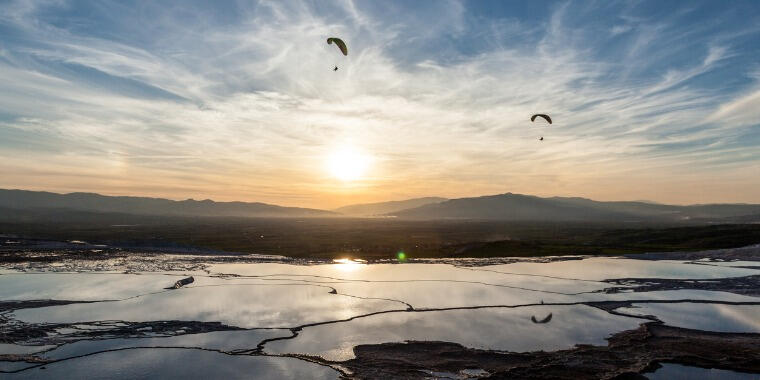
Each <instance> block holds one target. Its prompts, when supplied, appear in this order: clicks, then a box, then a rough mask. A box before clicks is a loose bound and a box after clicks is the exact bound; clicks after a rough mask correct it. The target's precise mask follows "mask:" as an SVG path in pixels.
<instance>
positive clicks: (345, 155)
mask: <svg viewBox="0 0 760 380" xmlns="http://www.w3.org/2000/svg"><path fill="white" fill-rule="evenodd" d="M369 163H370V158H369V156H368V155H366V154H364V153H362V152H359V151H357V150H356V149H353V148H350V147H343V148H339V149H336V150H334V151H332V152H331V153H330V155H329V156H328V158H327V170H328V171H329V172H330V174H331V175H332V176H333V177H335V178H337V179H339V180H341V181H346V182H350V181H356V180H359V179H361V178H362V177H363V176H364V174H365V172H366V171H367V168H368V167H369Z"/></svg>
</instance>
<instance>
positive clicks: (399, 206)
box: [333, 197, 448, 216]
mask: <svg viewBox="0 0 760 380" xmlns="http://www.w3.org/2000/svg"><path fill="white" fill-rule="evenodd" d="M446 200H448V199H446V198H439V197H426V198H414V199H407V200H404V201H390V202H377V203H363V204H355V205H350V206H343V207H340V208H336V209H335V210H333V211H335V212H339V213H341V214H343V215H353V216H373V215H384V214H389V213H394V212H397V211H401V210H405V209H409V208H415V207H420V206H424V205H427V204H431V203H440V202H443V201H446Z"/></svg>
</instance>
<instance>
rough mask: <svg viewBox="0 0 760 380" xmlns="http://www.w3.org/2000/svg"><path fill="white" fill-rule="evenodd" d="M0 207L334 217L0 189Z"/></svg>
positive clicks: (240, 205)
mask: <svg viewBox="0 0 760 380" xmlns="http://www.w3.org/2000/svg"><path fill="white" fill-rule="evenodd" d="M0 207H4V208H8V209H16V210H52V209H58V210H60V209H66V210H73V211H87V212H98V213H123V214H133V215H161V216H235V217H315V216H336V215H337V214H335V213H333V212H330V211H325V210H317V209H310V208H298V207H281V206H275V205H270V204H266V203H258V202H255V203H247V202H214V201H212V200H208V199H207V200H202V201H196V200H193V199H188V200H184V201H173V200H169V199H162V198H145V197H111V196H105V195H100V194H93V193H70V194H57V193H49V192H41V191H26V190H2V189H0Z"/></svg>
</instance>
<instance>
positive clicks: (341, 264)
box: [333, 258, 367, 272]
mask: <svg viewBox="0 0 760 380" xmlns="http://www.w3.org/2000/svg"><path fill="white" fill-rule="evenodd" d="M333 263H335V264H334V266H335V268H337V269H339V270H341V271H344V272H353V271H355V270H357V269H361V268H362V267H363V266H365V265H367V261H366V260H361V259H347V258H343V259H335V260H333Z"/></svg>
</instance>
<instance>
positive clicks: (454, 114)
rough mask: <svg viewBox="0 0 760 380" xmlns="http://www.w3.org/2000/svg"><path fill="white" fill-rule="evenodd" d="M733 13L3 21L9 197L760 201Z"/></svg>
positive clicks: (755, 134)
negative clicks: (21, 193)
mask: <svg viewBox="0 0 760 380" xmlns="http://www.w3.org/2000/svg"><path fill="white" fill-rule="evenodd" d="M727 4H729V3H722V2H721V3H718V2H709V1H699V2H690V3H665V4H663V3H660V2H655V1H644V2H636V3H631V2H584V3H571V2H561V1H560V2H554V1H547V2H531V3H527V4H521V3H507V2H459V1H431V2H422V1H419V2H383V3H381V4H378V3H372V2H365V1H348V0H347V1H338V2H333V3H327V2H309V1H304V2H299V1H283V2H271V3H269V2H252V3H251V4H241V3H231V2H230V3H226V2H225V3H214V4H204V3H201V2H197V3H196V2H184V1H183V2H161V3H152V2H141V3H135V4H134V5H125V4H123V3H119V2H108V1H106V2H98V3H97V4H93V3H80V2H76V1H59V2H42V1H39V2H38V1H25V0H16V1H9V2H5V3H3V5H0V30H2V34H3V37H2V40H0V78H2V81H0V160H2V165H0V188H16V189H25V190H37V191H51V192H58V193H69V192H94V193H99V194H104V195H129V196H148V197H160V198H167V199H175V200H182V199H188V198H193V199H213V200H216V201H248V202H263V203H270V204H277V205H283V206H293V207H310V208H320V209H334V208H337V207H341V206H345V205H350V204H356V203H373V202H385V201H395V200H404V199H409V198H419V197H428V196H440V197H446V198H461V197H476V196H482V195H492V194H501V193H506V192H512V193H520V194H529V195H536V196H541V197H551V196H570V197H584V198H589V199H594V200H599V201H614V200H641V199H647V200H650V201H654V202H660V203H667V204H697V203H701V204H704V203H756V204H757V203H760V149H758V145H759V143H760V124H759V123H760V64H758V62H760V27H758V26H757V25H760V12H759V10H760V4H758V3H755V2H752V1H732V2H730V6H728V5H727ZM737 20H740V22H737ZM328 37H340V38H342V39H344V40H345V41H346V43H347V44H348V51H349V54H348V56H346V57H344V56H342V55H341V54H340V52H339V51H338V50H337V48H336V47H335V46H333V45H328V44H326V43H325V41H326V38H328ZM333 66H339V70H338V71H333ZM533 113H547V114H550V115H551V116H552V118H553V119H554V124H552V125H547V124H545V123H542V122H539V121H537V122H536V123H531V122H530V116H531V115H532V114H533ZM539 137H544V138H545V140H544V141H538V138H539Z"/></svg>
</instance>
